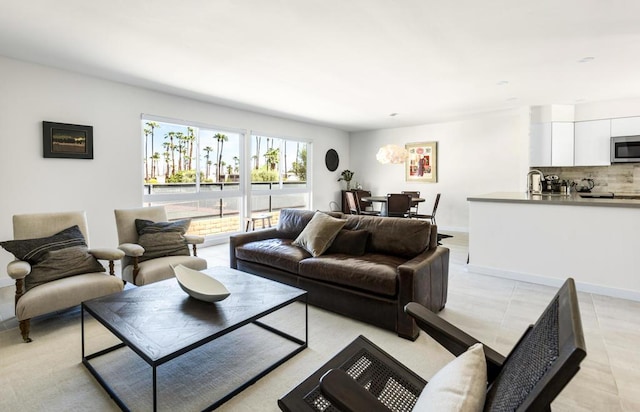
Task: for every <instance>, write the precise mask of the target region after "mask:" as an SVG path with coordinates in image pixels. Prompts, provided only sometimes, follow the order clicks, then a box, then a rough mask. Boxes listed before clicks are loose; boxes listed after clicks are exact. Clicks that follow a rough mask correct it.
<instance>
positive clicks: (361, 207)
mask: <svg viewBox="0 0 640 412" xmlns="http://www.w3.org/2000/svg"><path fill="white" fill-rule="evenodd" d="M367 196H371V192H370V191H368V190H356V191H355V197H356V205H357V206H358V214H359V215H369V216H378V215H380V212H379V211H377V210H368V209H367V208H369V207H372V204H371V202H365V201H364V200H362V198H363V197H367Z"/></svg>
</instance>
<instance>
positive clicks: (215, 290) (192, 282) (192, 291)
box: [172, 265, 230, 302]
mask: <svg viewBox="0 0 640 412" xmlns="http://www.w3.org/2000/svg"><path fill="white" fill-rule="evenodd" d="M172 268H173V272H174V273H175V275H176V279H177V280H178V284H179V285H180V287H181V288H182V290H184V291H185V292H187V293H188V294H189V296H191V297H193V298H196V299H198V300H203V301H205V302H218V301H221V300H223V299H225V298H226V297H227V296H229V295H230V292H229V291H228V290H227V288H226V287H225V286H224V285H223V284H222V283H220V282H219V281H217V280H216V279H214V278H212V277H211V276H207V275H205V274H204V273H202V272H200V271H197V270H193V269H190V268H188V267H186V266H183V265H177V266H172Z"/></svg>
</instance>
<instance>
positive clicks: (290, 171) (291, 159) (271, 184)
mask: <svg viewBox="0 0 640 412" xmlns="http://www.w3.org/2000/svg"><path fill="white" fill-rule="evenodd" d="M310 146H311V145H310V144H309V143H308V142H304V141H300V140H295V139H287V138H281V137H273V136H265V135H260V134H257V133H253V134H252V135H251V155H250V157H251V211H252V212H263V211H273V210H280V209H283V208H286V207H289V208H308V207H309V198H310V190H309V184H308V176H307V156H308V152H309V148H310Z"/></svg>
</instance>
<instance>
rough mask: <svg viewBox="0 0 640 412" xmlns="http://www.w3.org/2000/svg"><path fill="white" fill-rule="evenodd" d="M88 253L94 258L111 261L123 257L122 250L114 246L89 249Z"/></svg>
mask: <svg viewBox="0 0 640 412" xmlns="http://www.w3.org/2000/svg"><path fill="white" fill-rule="evenodd" d="M89 253H91V254H92V255H93V257H95V258H96V259H101V260H110V261H113V260H120V259H122V258H123V257H124V251H123V250H121V249H114V248H99V249H89Z"/></svg>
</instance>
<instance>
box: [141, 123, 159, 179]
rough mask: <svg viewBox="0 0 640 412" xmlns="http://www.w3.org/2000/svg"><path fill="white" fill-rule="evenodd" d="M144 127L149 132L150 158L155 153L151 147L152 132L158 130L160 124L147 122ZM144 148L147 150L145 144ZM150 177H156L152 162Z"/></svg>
mask: <svg viewBox="0 0 640 412" xmlns="http://www.w3.org/2000/svg"><path fill="white" fill-rule="evenodd" d="M145 125H146V126H147V128H148V129H149V130H150V131H151V156H153V155H154V154H155V153H156V151H155V148H154V146H153V143H154V142H153V131H154V130H155V129H159V128H160V124H159V123H156V122H147V123H145ZM144 147H145V149H146V148H147V144H146V142H145V145H144ZM151 177H152V178H153V177H156V175H155V172H154V171H153V162H151Z"/></svg>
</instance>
